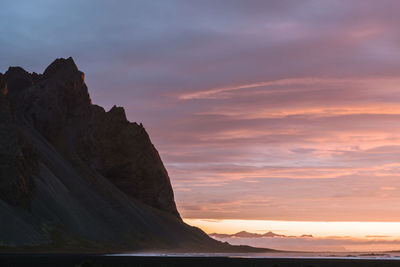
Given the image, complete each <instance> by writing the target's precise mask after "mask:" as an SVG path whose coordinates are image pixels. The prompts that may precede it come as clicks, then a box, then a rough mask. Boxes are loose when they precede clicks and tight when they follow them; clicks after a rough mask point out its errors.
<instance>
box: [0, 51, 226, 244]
mask: <svg viewBox="0 0 400 267" xmlns="http://www.w3.org/2000/svg"><path fill="white" fill-rule="evenodd" d="M21 247H23V248H25V249H36V250H39V251H43V250H58V251H65V250H79V251H82V250H84V249H87V250H91V251H93V250H96V251H98V250H120V249H184V250H188V249H189V250H190V249H191V250H202V251H204V250H226V249H231V248H232V247H230V246H228V245H227V244H222V243H219V242H217V241H215V240H213V239H211V238H209V237H208V236H207V235H206V234H205V233H203V232H202V231H201V230H199V229H197V228H194V227H191V226H189V225H187V224H185V223H184V222H183V221H182V220H181V218H180V216H179V213H178V211H177V209H176V206H175V202H174V196H173V191H172V188H171V183H170V180H169V177H168V173H167V171H166V169H165V167H164V165H163V163H162V161H161V159H160V156H159V154H158V152H157V150H156V149H155V147H154V146H153V144H152V143H151V141H150V138H149V136H148V134H147V133H146V130H145V129H144V128H143V126H142V125H138V124H137V123H131V122H129V121H128V120H127V118H126V115H125V111H124V109H123V108H121V107H115V106H114V107H113V108H112V109H111V110H110V111H108V112H106V111H105V110H104V109H103V108H102V107H99V106H97V105H94V104H92V103H91V100H90V96H89V93H88V89H87V87H86V85H85V82H84V74H83V73H82V72H80V71H79V70H78V68H77V66H76V65H75V63H74V61H73V59H72V58H68V59H57V60H55V61H54V62H53V63H52V64H51V65H50V66H48V67H47V68H46V70H45V71H44V73H43V74H36V73H28V72H26V71H25V70H24V69H22V68H20V67H10V68H9V69H8V71H7V72H6V73H5V74H4V75H2V74H0V248H2V249H10V248H21Z"/></svg>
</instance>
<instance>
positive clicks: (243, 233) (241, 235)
mask: <svg viewBox="0 0 400 267" xmlns="http://www.w3.org/2000/svg"><path fill="white" fill-rule="evenodd" d="M210 236H212V237H215V238H260V237H297V236H286V235H280V234H276V233H274V232H271V231H269V232H266V233H264V234H257V233H249V232H246V231H240V232H237V233H235V234H231V235H229V234H218V233H212V234H210ZM300 237H302V238H311V237H313V236H312V235H301V236H300Z"/></svg>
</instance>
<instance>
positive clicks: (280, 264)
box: [0, 254, 400, 267]
mask: <svg viewBox="0 0 400 267" xmlns="http://www.w3.org/2000/svg"><path fill="white" fill-rule="evenodd" d="M0 266H2V267H11V266H12V267H18V266H57V267H64V266H74V267H75V266H76V267H78V266H81V267H91V266H94V267H102V266H117V267H118V266H146V267H147V266H148V267H152V266H163V267H175V266H201V267H206V266H229V267H236V266H237V267H239V266H243V267H245V266H251V267H256V266H273V267H286V266H301V267H333V266H349V267H350V266H352V267H358V266H363V267H364V266H368V267H372V266H400V261H398V260H381V259H374V260H371V259H317V258H315V259H299V258H228V257H144V256H104V255H82V254H81V255H77V254H73V255H67V254H47V255H46V254H34V255H33V254H30V255H29V254H2V255H0Z"/></svg>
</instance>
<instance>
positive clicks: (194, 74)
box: [0, 0, 400, 220]
mask: <svg viewBox="0 0 400 267" xmlns="http://www.w3.org/2000/svg"><path fill="white" fill-rule="evenodd" d="M399 8H400V4H399V2H398V1H389V0H384V1H380V2H379V3H377V2H376V1H356V0H354V1H344V0H343V1H313V0H309V1H303V2H302V4H301V5H299V4H293V1H257V0H254V1H246V2H243V1H218V2H216V1H202V2H201V3H199V2H194V1H190V2H188V1H173V0H170V1H151V2H149V1H119V2H118V4H116V3H111V2H109V1H85V2H82V1H77V0H72V1H57V2H54V1H49V0H41V1H35V3H32V2H30V1H22V2H21V1H19V2H18V3H15V1H9V0H6V1H3V2H2V8H1V9H0V16H1V17H2V19H3V20H4V21H7V23H2V24H1V25H0V43H1V44H2V53H1V54H0V62H1V65H0V71H2V72H4V71H5V70H6V69H7V68H8V66H9V65H13V66H15V65H20V66H23V67H25V68H26V69H27V70H29V71H35V72H42V71H43V70H44V68H45V67H46V66H47V65H48V64H49V63H50V62H51V61H52V60H54V59H55V58H57V57H68V56H73V57H74V59H75V61H76V63H77V65H78V66H79V68H80V69H81V70H82V71H84V72H85V73H86V80H87V84H88V87H89V90H90V93H91V95H92V99H93V101H94V103H96V104H100V105H103V106H105V107H106V108H107V107H108V108H109V107H111V106H112V105H113V104H117V105H119V106H125V107H126V109H127V115H128V117H129V119H130V120H132V121H141V122H143V123H144V126H145V127H146V129H147V131H148V132H149V134H150V136H151V137H152V141H153V142H154V143H155V145H156V147H157V149H158V150H159V151H160V154H161V157H162V158H163V160H164V162H165V164H166V167H167V169H168V171H169V173H170V176H171V180H172V183H173V186H174V188H175V195H176V199H177V203H178V206H179V208H180V211H181V212H182V214H183V216H187V217H209V218H231V217H235V218H236V217H244V218H264V219H265V218H270V219H283V218H284V219H288V220H301V219H308V220H317V219H319V220H346V219H360V220H377V219H379V220H399V219H400V217H399V216H397V215H396V214H397V211H396V205H395V204H393V203H398V201H399V199H398V197H397V195H396V193H397V189H398V188H400V185H399V184H398V181H399V180H400V179H399V178H400V177H399V171H400V169H399V164H400V162H399V160H398V159H399V153H398V148H399V144H400V117H399V115H400V105H399V103H400V102H399V101H400V94H399V84H400V79H399V77H400V50H399V40H400V35H399V31H398V28H399V26H400V25H399V21H398V12H397V11H398V9H399ZM389 188H390V190H389Z"/></svg>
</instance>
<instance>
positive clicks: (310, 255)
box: [107, 252, 400, 260]
mask: <svg viewBox="0 0 400 267" xmlns="http://www.w3.org/2000/svg"><path fill="white" fill-rule="evenodd" d="M107 256H152V257H157V256H160V257H229V258H299V259H301V258H304V259H384V260H400V252H376V253H371V252H267V253H157V252H154V253H124V254H108V255H107Z"/></svg>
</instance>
